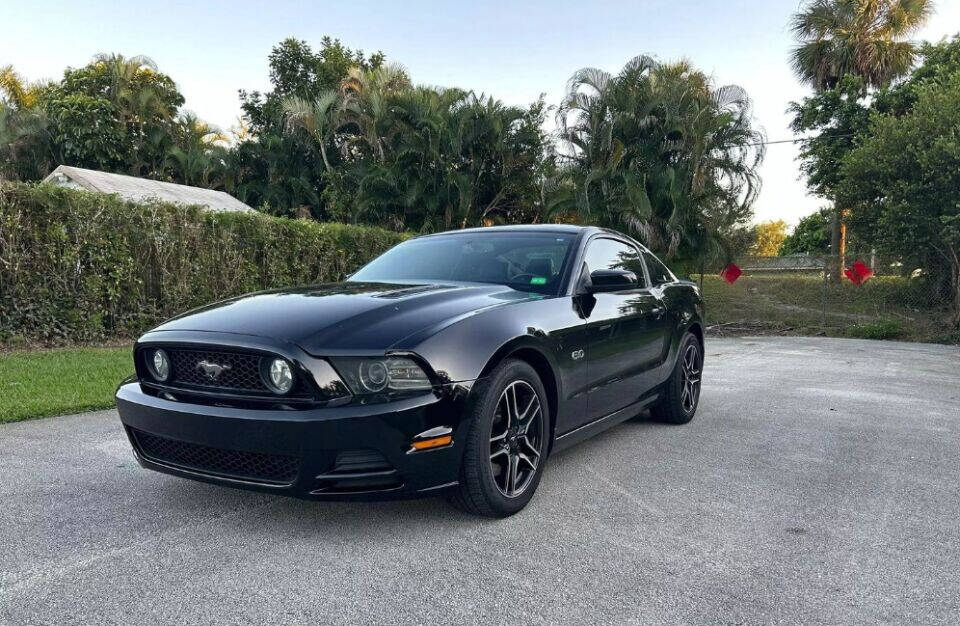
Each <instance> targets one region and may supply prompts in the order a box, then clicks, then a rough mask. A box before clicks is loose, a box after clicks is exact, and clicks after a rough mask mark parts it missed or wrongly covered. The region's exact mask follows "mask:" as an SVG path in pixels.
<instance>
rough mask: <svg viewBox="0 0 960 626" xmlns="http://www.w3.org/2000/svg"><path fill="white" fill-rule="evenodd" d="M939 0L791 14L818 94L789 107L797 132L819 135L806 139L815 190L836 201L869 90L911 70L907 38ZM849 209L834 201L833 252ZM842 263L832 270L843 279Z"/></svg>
mask: <svg viewBox="0 0 960 626" xmlns="http://www.w3.org/2000/svg"><path fill="white" fill-rule="evenodd" d="M932 11H933V0H808V1H807V2H806V3H805V4H804V5H803V8H802V9H801V11H799V12H798V13H796V14H795V15H794V16H793V21H792V27H793V32H794V35H795V36H796V37H797V40H798V41H799V45H798V46H797V47H796V48H795V49H794V50H793V53H792V55H791V63H792V65H793V69H794V71H795V73H796V74H797V76H798V77H799V78H800V79H801V80H802V81H803V82H805V83H807V84H809V85H810V86H811V87H813V88H814V90H815V91H816V92H817V93H816V94H815V95H814V96H813V97H812V98H807V99H805V100H804V101H802V102H800V103H791V107H790V108H791V110H792V111H793V113H794V120H793V125H792V126H793V130H794V131H795V132H797V133H809V132H814V133H816V134H815V135H814V136H813V137H811V138H809V139H806V140H804V141H803V142H802V147H801V155H800V158H801V162H802V168H803V170H804V171H805V172H806V174H807V176H808V186H809V187H810V189H811V191H813V192H814V193H816V194H818V195H820V196H822V197H824V198H827V199H828V200H831V201H835V200H836V197H835V192H836V187H837V184H838V176H839V171H840V169H839V163H840V161H842V160H843V158H844V157H845V156H846V154H847V153H848V152H849V151H850V150H851V149H852V148H853V145H854V140H855V139H854V138H855V137H856V136H857V134H858V133H859V132H862V130H863V128H864V126H865V123H866V119H867V115H866V112H865V111H866V104H865V103H864V102H863V99H864V98H866V97H867V96H868V94H869V90H870V89H876V88H882V87H886V86H888V85H889V84H890V83H891V82H892V81H894V80H895V79H897V78H900V77H902V76H904V75H906V74H907V73H908V72H909V71H910V68H911V67H912V65H913V62H914V58H915V56H916V52H917V49H916V46H915V45H914V44H913V43H912V42H910V41H908V40H907V37H909V35H910V34H911V33H913V32H915V31H916V30H917V29H919V28H920V27H922V26H923V24H924V23H925V22H926V21H927V19H929V17H930V15H931V13H932ZM844 210H845V208H844V207H841V206H838V205H836V204H835V206H834V214H833V217H832V225H831V250H832V251H833V252H834V253H837V252H839V251H840V250H841V249H842V244H841V241H840V239H841V223H842V221H843V212H844ZM842 265H843V259H842V258H841V257H840V255H839V254H838V255H837V257H836V263H835V266H834V267H833V270H832V271H831V275H832V277H833V280H835V281H839V280H840V276H841V271H840V270H841V266H842Z"/></svg>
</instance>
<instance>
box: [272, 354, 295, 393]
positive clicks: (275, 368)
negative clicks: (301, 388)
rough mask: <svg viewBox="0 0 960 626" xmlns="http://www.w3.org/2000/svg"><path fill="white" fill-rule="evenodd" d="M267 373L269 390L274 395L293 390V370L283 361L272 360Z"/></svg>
mask: <svg viewBox="0 0 960 626" xmlns="http://www.w3.org/2000/svg"><path fill="white" fill-rule="evenodd" d="M268 373H269V377H270V381H269V382H270V388H271V389H272V390H273V392H274V393H287V392H288V391H290V390H291V389H292V388H293V370H292V369H291V368H290V364H289V363H287V361H286V360H285V359H274V360H273V361H272V362H271V363H270V368H269V370H268Z"/></svg>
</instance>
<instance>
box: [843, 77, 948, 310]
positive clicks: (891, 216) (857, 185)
mask: <svg viewBox="0 0 960 626" xmlns="http://www.w3.org/2000/svg"><path fill="white" fill-rule="evenodd" d="M914 89H915V94H916V102H915V104H914V106H913V107H912V109H911V110H910V111H909V112H908V113H906V114H904V115H900V116H898V115H895V114H892V113H887V114H877V115H875V116H874V118H873V121H872V123H871V126H870V134H869V136H868V137H867V138H865V139H864V140H863V142H862V143H861V144H860V145H859V146H858V147H857V148H856V149H855V150H854V151H853V152H852V153H851V154H850V155H849V157H848V158H847V159H846V161H845V163H844V166H843V170H844V171H843V183H842V188H841V190H840V197H841V198H842V199H843V200H844V201H845V202H848V203H850V205H851V206H854V207H855V211H854V212H853V218H852V220H853V221H852V226H853V227H854V228H855V229H856V231H857V232H858V233H860V234H861V236H862V237H863V238H864V239H865V240H866V241H868V242H870V243H871V244H873V245H876V246H877V248H878V249H879V250H881V251H883V252H888V253H892V254H895V255H897V256H899V257H900V258H901V259H902V260H903V261H904V264H905V268H906V269H908V270H909V269H911V268H914V267H920V268H924V270H925V271H926V273H927V274H928V276H929V277H930V279H931V280H932V281H933V282H934V284H936V285H937V286H938V288H939V289H940V290H941V292H942V293H944V295H946V296H947V297H949V299H950V300H951V301H952V303H953V309H954V314H953V322H954V324H955V325H960V202H958V200H957V198H958V197H960V137H958V134H957V129H958V128H960V72H956V73H954V74H953V75H952V76H951V77H950V78H949V79H947V80H943V81H941V80H934V81H925V82H922V83H921V84H919V85H917V86H915V87H914Z"/></svg>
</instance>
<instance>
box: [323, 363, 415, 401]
mask: <svg viewBox="0 0 960 626" xmlns="http://www.w3.org/2000/svg"><path fill="white" fill-rule="evenodd" d="M331 361H333V365H334V367H336V368H337V371H338V372H339V373H340V376H341V378H343V380H344V382H345V383H347V386H348V387H350V391H351V392H353V393H354V394H372V393H389V392H397V391H426V390H429V389H432V388H433V384H432V383H431V382H430V379H429V377H428V376H427V374H426V372H424V371H423V368H421V367H420V366H419V365H417V364H416V363H415V362H414V361H413V360H411V359H408V358H404V357H387V358H382V359H361V358H336V359H331Z"/></svg>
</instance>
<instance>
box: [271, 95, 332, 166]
mask: <svg viewBox="0 0 960 626" xmlns="http://www.w3.org/2000/svg"><path fill="white" fill-rule="evenodd" d="M340 104H341V101H340V93H339V92H338V91H337V90H336V89H329V90H327V91H324V92H322V93H321V94H320V95H319V96H317V97H316V98H315V99H314V100H312V101H310V100H307V99H306V98H301V97H299V96H291V97H289V98H286V99H285V100H284V101H283V112H284V114H285V115H286V125H285V127H286V129H287V130H288V131H293V130H296V129H302V130H303V131H305V132H306V133H307V134H308V135H310V137H312V138H313V140H314V141H316V142H317V144H318V145H319V146H320V155H321V157H322V158H323V166H324V168H325V169H326V171H328V172H329V171H331V170H332V169H333V168H332V167H331V165H330V159H329V157H328V156H327V144H328V143H329V142H330V141H331V140H332V139H333V137H334V135H335V134H336V132H337V128H338V126H339V123H340V113H341V107H340Z"/></svg>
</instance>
